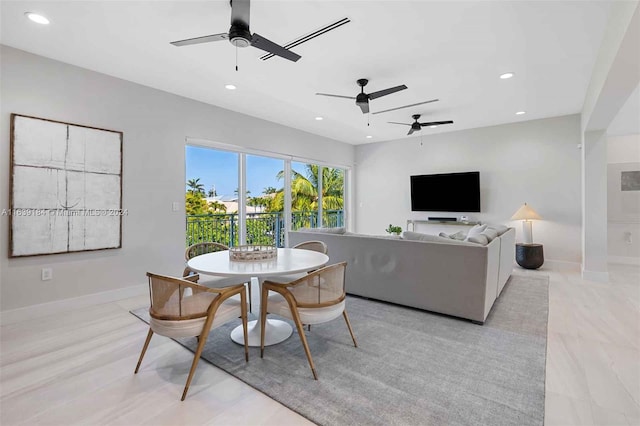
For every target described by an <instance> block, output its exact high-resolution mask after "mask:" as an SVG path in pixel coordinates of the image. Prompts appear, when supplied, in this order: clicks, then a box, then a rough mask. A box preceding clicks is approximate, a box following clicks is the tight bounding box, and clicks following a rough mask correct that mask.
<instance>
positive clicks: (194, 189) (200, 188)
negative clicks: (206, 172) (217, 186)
mask: <svg viewBox="0 0 640 426" xmlns="http://www.w3.org/2000/svg"><path fill="white" fill-rule="evenodd" d="M187 187H188V188H189V190H188V191H189V192H191V193H193V194H202V195H204V185H203V184H201V183H200V178H197V179H189V180H188V181H187Z"/></svg>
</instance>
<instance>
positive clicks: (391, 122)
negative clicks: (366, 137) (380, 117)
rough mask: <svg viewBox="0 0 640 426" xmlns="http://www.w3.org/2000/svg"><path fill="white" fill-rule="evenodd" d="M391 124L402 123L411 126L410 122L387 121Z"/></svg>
mask: <svg viewBox="0 0 640 426" xmlns="http://www.w3.org/2000/svg"><path fill="white" fill-rule="evenodd" d="M387 123H389V124H402V125H403V126H411V124H409V123H398V122H397V121H387Z"/></svg>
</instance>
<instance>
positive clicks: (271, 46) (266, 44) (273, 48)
mask: <svg viewBox="0 0 640 426" xmlns="http://www.w3.org/2000/svg"><path fill="white" fill-rule="evenodd" d="M234 1H237V0H234ZM251 45H252V46H253V47H257V48H258V49H260V50H264V51H265V52H269V53H273V54H274V55H276V56H280V57H282V58H285V59H288V60H290V61H293V62H296V61H297V60H298V59H300V58H301V56H300V55H298V54H297V53H293V52H292V51H290V50H287V49H285V48H284V47H282V46H280V45H279V44H276V43H274V42H272V41H271V40H269V39H267V38H264V37H262V36H261V35H260V34H258V33H254V34H253V35H252V36H251Z"/></svg>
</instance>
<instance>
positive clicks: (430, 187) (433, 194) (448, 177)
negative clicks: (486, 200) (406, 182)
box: [411, 172, 480, 212]
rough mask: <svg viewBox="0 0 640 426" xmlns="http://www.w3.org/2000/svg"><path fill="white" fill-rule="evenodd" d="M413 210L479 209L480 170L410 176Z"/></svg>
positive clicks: (464, 210) (466, 210)
mask: <svg viewBox="0 0 640 426" xmlns="http://www.w3.org/2000/svg"><path fill="white" fill-rule="evenodd" d="M411 210H412V211H414V212H479V211H480V172H466V173H446V174H438V175H420V176H411Z"/></svg>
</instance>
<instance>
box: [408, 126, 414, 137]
mask: <svg viewBox="0 0 640 426" xmlns="http://www.w3.org/2000/svg"><path fill="white" fill-rule="evenodd" d="M413 132H415V130H414V129H413V127H412V128H410V129H409V133H407V136H409V135H410V134H412V133H413Z"/></svg>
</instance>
